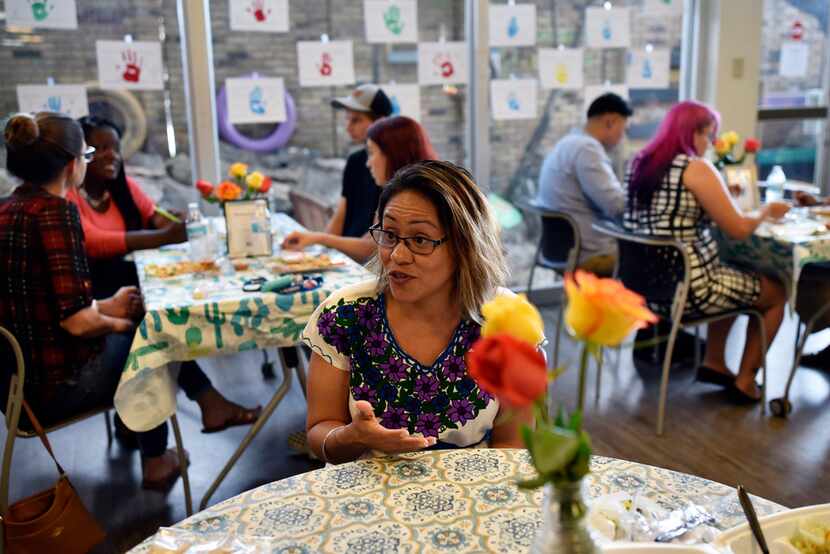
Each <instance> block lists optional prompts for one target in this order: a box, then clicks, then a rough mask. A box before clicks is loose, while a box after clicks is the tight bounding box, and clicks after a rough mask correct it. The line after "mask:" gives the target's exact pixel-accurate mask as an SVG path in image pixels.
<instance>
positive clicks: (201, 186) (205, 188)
mask: <svg viewBox="0 0 830 554" xmlns="http://www.w3.org/2000/svg"><path fill="white" fill-rule="evenodd" d="M196 188H197V189H198V190H199V193H200V194H201V195H202V196H204V197H208V196H210V195H211V194H213V185H211V184H210V183H209V182H207V181H205V180H204V179H199V180H198V181H196Z"/></svg>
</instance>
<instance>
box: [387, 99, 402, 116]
mask: <svg viewBox="0 0 830 554" xmlns="http://www.w3.org/2000/svg"><path fill="white" fill-rule="evenodd" d="M389 102H390V103H391V104H392V115H400V114H401V104H400V103H399V102H398V97H397V96H392V98H390V99H389Z"/></svg>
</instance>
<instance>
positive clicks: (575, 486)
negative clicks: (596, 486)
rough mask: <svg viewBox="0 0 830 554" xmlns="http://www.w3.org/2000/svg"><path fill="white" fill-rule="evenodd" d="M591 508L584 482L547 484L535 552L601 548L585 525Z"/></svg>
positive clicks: (583, 553) (582, 552)
mask: <svg viewBox="0 0 830 554" xmlns="http://www.w3.org/2000/svg"><path fill="white" fill-rule="evenodd" d="M586 515H588V507H587V506H586V505H585V502H584V501H583V499H582V481H577V482H575V483H562V484H559V485H552V484H550V483H548V484H547V485H545V500H544V504H543V506H542V528H541V529H540V530H539V532H538V533H537V534H536V539H535V540H534V542H533V548H532V549H531V552H533V553H534V554H552V553H554V552H555V553H558V554H594V553H598V552H599V548H598V547H597V546H596V544H595V543H594V539H593V537H592V536H591V532H590V531H589V530H588V528H587V527H586V524H585V516H586Z"/></svg>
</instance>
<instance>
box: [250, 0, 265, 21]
mask: <svg viewBox="0 0 830 554" xmlns="http://www.w3.org/2000/svg"><path fill="white" fill-rule="evenodd" d="M246 11H247V12H248V13H250V14H251V15H253V16H254V19H255V20H256V21H258V22H260V23H263V22H265V21H267V20H268V16H269V15H271V10H270V9H267V8H266V7H265V0H251V3H250V5H249V6H248V7H247V8H246Z"/></svg>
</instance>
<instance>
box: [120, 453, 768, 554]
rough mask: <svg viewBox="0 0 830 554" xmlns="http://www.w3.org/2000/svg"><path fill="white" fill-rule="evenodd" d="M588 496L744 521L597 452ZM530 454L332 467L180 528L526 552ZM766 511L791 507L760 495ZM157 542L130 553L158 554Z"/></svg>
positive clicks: (722, 505)
mask: <svg viewBox="0 0 830 554" xmlns="http://www.w3.org/2000/svg"><path fill="white" fill-rule="evenodd" d="M591 469H592V473H591V475H590V476H589V477H588V483H587V492H588V495H589V497H592V498H596V497H600V496H603V495H606V494H610V493H614V492H619V491H628V492H635V491H639V493H640V494H645V495H647V496H648V497H649V498H650V499H652V500H654V501H655V502H657V503H658V504H659V505H660V506H661V507H664V508H666V509H675V508H679V507H682V506H684V505H686V504H688V503H690V502H692V503H695V504H697V505H700V506H702V507H703V508H704V509H706V510H707V511H709V513H711V514H712V515H713V516H714V517H715V518H716V520H717V527H719V528H720V529H728V528H730V527H732V526H734V525H736V524H738V523H742V522H743V521H744V519H743V512H742V511H741V506H740V504H739V502H738V497H737V494H736V493H735V489H733V488H730V487H726V486H725V485H721V484H718V483H714V482H712V481H708V480H706V479H702V478H700V477H694V476H691V475H685V474H682V473H677V472H674V471H669V470H666V469H660V468H657V467H652V466H647V465H643V464H638V463H634V462H627V461H623V460H615V459H612V458H603V457H599V456H595V457H594V458H593V460H592V463H591ZM533 474H534V470H533V468H532V466H531V465H530V458H529V456H528V455H527V452H526V451H525V450H496V449H468V450H449V451H448V450H445V451H436V452H424V453H417V454H407V455H403V456H399V457H395V458H379V459H373V460H366V461H358V462H352V463H349V464H343V465H340V466H328V467H325V468H323V469H320V470H317V471H311V472H309V473H305V474H302V475H297V476H294V477H290V478H288V479H283V480H282V481H277V482H274V483H270V484H268V485H264V486H262V487H259V488H256V489H253V490H250V491H248V492H245V493H243V494H240V495H239V496H236V497H234V498H231V499H228V500H226V501H224V502H221V503H219V504H217V505H215V506H213V507H211V508H209V509H207V510H205V511H203V512H200V513H198V514H195V515H194V516H192V517H190V518H188V519H186V520H184V521H183V522H181V523H179V524H178V525H176V527H177V528H180V529H187V530H190V531H192V532H195V533H197V534H200V535H205V536H207V535H213V534H217V535H227V534H232V535H236V536H248V537H270V538H271V539H272V540H273V541H274V543H275V544H274V545H273V546H274V548H273V550H272V551H273V552H280V553H283V552H284V553H303V554H307V553H312V552H350V553H361V552H383V553H396V552H405V553H410V554H412V553H416V552H504V553H514V552H526V551H527V550H528V548H529V546H530V545H531V542H532V541H533V537H534V535H535V533H536V531H537V529H539V527H540V526H541V512H540V506H541V505H542V495H543V493H542V491H541V489H540V490H536V491H523V490H519V489H518V488H517V487H516V485H515V481H516V480H517V479H519V478H527V477H530V476H532V475H533ZM754 502H755V507H756V510H757V511H758V512H759V515H765V514H769V513H772V512H777V511H781V510H783V509H784V508H783V507H782V506H779V505H777V504H774V503H772V502H769V501H766V500H762V499H755V500H754ZM150 541H151V539H148V540H147V541H145V542H144V543H142V544H141V545H139V546H138V547H136V548H135V549H133V550H132V551H131V552H134V553H147V552H149V551H150V548H149V543H150Z"/></svg>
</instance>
